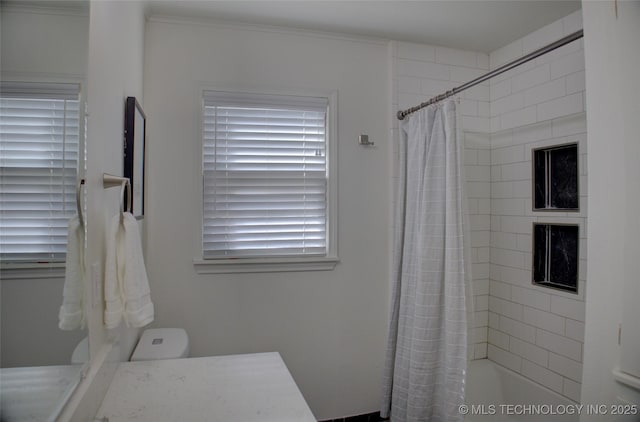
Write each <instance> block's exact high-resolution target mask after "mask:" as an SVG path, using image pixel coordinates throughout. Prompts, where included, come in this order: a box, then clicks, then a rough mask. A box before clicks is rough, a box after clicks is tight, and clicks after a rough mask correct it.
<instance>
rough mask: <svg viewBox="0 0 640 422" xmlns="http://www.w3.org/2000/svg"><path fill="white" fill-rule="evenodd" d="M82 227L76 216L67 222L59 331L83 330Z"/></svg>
mask: <svg viewBox="0 0 640 422" xmlns="http://www.w3.org/2000/svg"><path fill="white" fill-rule="evenodd" d="M83 257H84V227H82V225H81V224H80V220H79V219H78V217H77V216H75V217H72V218H71V219H70V220H69V230H68V233H67V262H66V266H65V278H64V288H63V291H62V306H60V312H59V313H58V327H59V328H60V329H61V330H76V329H78V328H84V322H85V320H84V310H83V306H82V303H83V297H84V284H83V274H84V258H83Z"/></svg>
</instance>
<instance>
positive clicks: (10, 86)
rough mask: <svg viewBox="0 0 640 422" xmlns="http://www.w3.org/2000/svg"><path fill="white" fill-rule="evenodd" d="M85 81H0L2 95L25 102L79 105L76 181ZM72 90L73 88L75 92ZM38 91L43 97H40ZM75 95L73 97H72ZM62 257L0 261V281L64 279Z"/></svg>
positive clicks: (11, 77) (12, 77) (17, 77)
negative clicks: (58, 101) (60, 101)
mask: <svg viewBox="0 0 640 422" xmlns="http://www.w3.org/2000/svg"><path fill="white" fill-rule="evenodd" d="M85 86H86V80H85V79H83V78H81V77H74V76H71V77H65V76H52V75H44V77H41V76H33V75H28V74H22V73H19V74H18V73H17V74H12V73H8V74H7V77H6V78H4V79H3V80H2V91H3V92H8V93H13V92H18V93H20V94H21V95H23V96H25V98H48V97H51V96H54V97H56V98H57V97H59V96H63V97H65V96H69V99H76V98H77V100H78V101H79V107H80V109H79V128H78V168H77V173H76V178H77V179H80V178H82V177H83V175H84V174H85V173H86V161H85V156H86V154H85V151H86V149H85V148H86V116H87V114H86V90H85ZM72 87H76V88H77V94H75V93H74V94H71V90H72ZM76 88H73V91H75V89H76ZM42 91H44V92H45V94H44V95H43V94H42ZM76 95H77V97H76ZM65 268H66V256H65V257H64V258H60V259H49V260H47V261H10V262H7V261H0V281H9V280H18V279H51V278H64V276H65Z"/></svg>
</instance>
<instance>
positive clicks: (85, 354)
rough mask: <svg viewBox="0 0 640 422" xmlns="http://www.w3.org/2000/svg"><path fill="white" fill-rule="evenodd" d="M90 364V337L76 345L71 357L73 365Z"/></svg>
mask: <svg viewBox="0 0 640 422" xmlns="http://www.w3.org/2000/svg"><path fill="white" fill-rule="evenodd" d="M86 362H89V337H85V338H83V339H82V341H80V343H78V344H77V345H76V348H75V349H73V354H72V355H71V364H72V365H82V364H84V363H86Z"/></svg>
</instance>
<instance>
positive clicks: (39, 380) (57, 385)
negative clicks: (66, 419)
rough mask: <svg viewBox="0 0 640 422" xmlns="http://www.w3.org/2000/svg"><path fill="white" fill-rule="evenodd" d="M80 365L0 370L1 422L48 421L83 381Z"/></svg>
mask: <svg viewBox="0 0 640 422" xmlns="http://www.w3.org/2000/svg"><path fill="white" fill-rule="evenodd" d="M80 371H81V366H80V365H60V366H31V367H24V368H2V369H1V370H0V418H1V419H2V421H34V422H36V421H46V420H50V419H51V418H52V417H53V416H55V415H56V414H57V412H58V411H59V410H60V409H61V407H62V404H63V403H64V402H65V400H66V397H67V396H68V395H69V394H70V393H71V391H70V389H71V388H73V387H75V385H77V383H78V381H79V380H80Z"/></svg>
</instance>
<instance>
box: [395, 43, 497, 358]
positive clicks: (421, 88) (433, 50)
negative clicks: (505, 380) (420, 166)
mask: <svg viewBox="0 0 640 422" xmlns="http://www.w3.org/2000/svg"><path fill="white" fill-rule="evenodd" d="M390 51H391V55H392V57H393V58H394V60H392V63H395V66H394V68H392V71H391V73H392V84H393V85H392V97H393V98H397V103H394V104H393V110H392V113H391V114H392V115H393V116H395V112H396V111H397V110H400V109H406V108H409V107H413V106H415V105H417V104H420V103H422V102H424V101H426V100H428V99H429V98H431V97H433V96H435V95H439V94H441V93H443V92H445V91H447V90H450V89H452V88H454V87H456V86H458V85H461V83H463V82H466V81H468V80H470V79H473V78H475V77H477V76H480V75H482V74H484V73H486V72H487V71H488V70H489V55H488V54H484V53H477V52H475V51H464V50H456V49H451V48H444V47H435V46H430V45H420V44H412V43H405V42H394V43H392V45H391V47H390ZM395 92H397V96H396V95H395V94H394V93H395ZM458 108H459V110H460V116H461V118H462V127H463V133H464V144H465V172H466V177H467V197H468V207H469V226H470V232H471V233H470V235H471V261H472V273H473V283H472V284H473V285H472V289H473V295H474V298H473V302H474V315H473V326H472V327H470V329H469V347H468V351H469V357H470V358H472V359H482V358H486V357H487V336H488V331H487V326H488V321H489V312H488V309H489V290H490V289H489V260H490V255H491V253H490V244H491V234H490V233H491V232H490V230H491V216H490V213H491V151H490V147H491V139H490V133H489V132H490V127H489V124H490V119H489V114H490V110H491V107H490V104H489V83H488V82H487V83H485V84H483V85H479V86H477V87H474V88H472V89H469V90H467V91H465V92H464V94H463V95H461V98H460V102H459V105H458ZM392 126H393V128H394V129H393V131H392V134H391V137H392V142H394V143H395V142H397V137H398V121H397V119H395V117H394V121H393V122H392ZM393 152H394V154H395V153H397V149H396V148H395V147H394V148H393Z"/></svg>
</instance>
